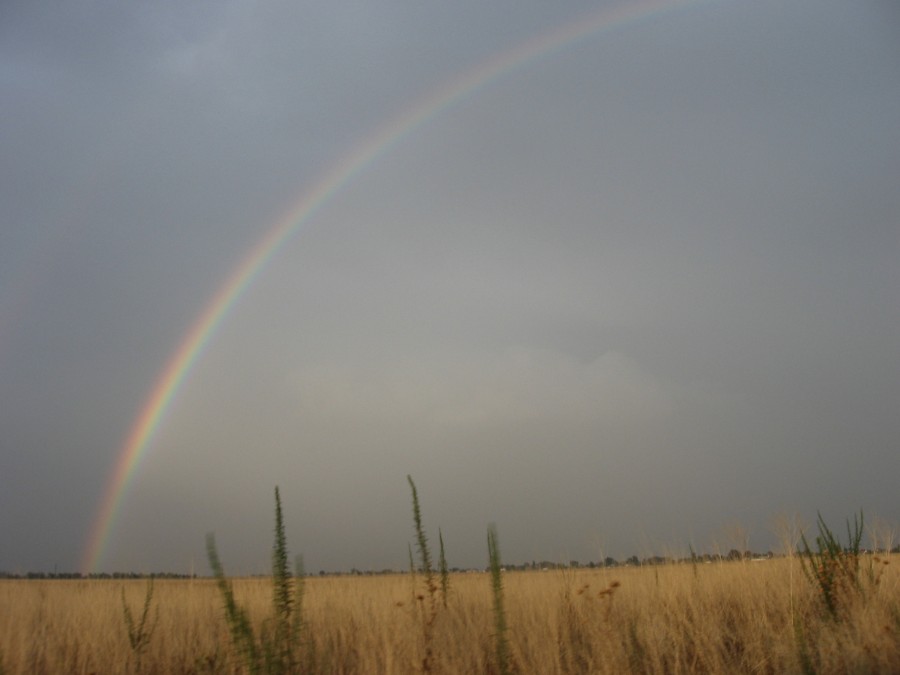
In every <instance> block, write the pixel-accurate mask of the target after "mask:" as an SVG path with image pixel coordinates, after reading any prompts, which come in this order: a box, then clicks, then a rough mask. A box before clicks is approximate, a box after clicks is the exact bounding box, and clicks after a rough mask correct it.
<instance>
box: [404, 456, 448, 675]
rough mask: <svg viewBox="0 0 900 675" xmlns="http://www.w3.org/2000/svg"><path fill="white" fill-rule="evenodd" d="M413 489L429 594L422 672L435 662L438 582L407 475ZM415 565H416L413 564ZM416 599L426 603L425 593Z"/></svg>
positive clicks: (415, 515)
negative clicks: (434, 643)
mask: <svg viewBox="0 0 900 675" xmlns="http://www.w3.org/2000/svg"><path fill="white" fill-rule="evenodd" d="M406 480H407V481H408V482H409V487H410V490H411V491H412V504H413V524H414V526H415V530H416V548H417V549H418V551H419V559H420V561H421V568H422V574H423V575H424V576H425V591H426V593H427V594H428V607H427V608H424V607H423V609H422V611H423V617H422V638H423V641H424V643H425V655H424V656H423V657H422V672H423V673H428V672H431V667H432V664H433V662H434V648H433V646H432V643H433V641H434V621H435V619H436V618H437V597H436V596H437V592H438V587H437V582H436V581H435V578H434V568H433V567H432V564H431V551H430V550H429V548H428V537H427V536H426V535H425V528H424V527H423V526H422V509H421V508H420V507H419V492H418V490H416V484H415V483H414V482H413V479H412V476H410V475H408V474H407V476H406ZM441 556H442V557H443V547H442V548H441ZM410 562H412V549H410ZM413 567H414V565H413ZM416 600H419V601H421V602H423V603H424V601H425V596H424V595H416Z"/></svg>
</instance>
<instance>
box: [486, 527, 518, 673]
mask: <svg viewBox="0 0 900 675" xmlns="http://www.w3.org/2000/svg"><path fill="white" fill-rule="evenodd" d="M487 544H488V560H489V561H490V567H491V590H492V592H493V596H494V656H495V658H496V662H497V664H496V665H497V671H498V672H499V673H500V674H501V675H508V674H509V673H511V672H512V661H511V658H510V654H509V638H508V637H507V635H506V632H507V624H506V608H505V607H504V604H503V576H502V575H503V568H502V566H501V563H500V542H499V541H498V540H497V526H496V525H494V524H493V523H492V524H491V525H488V531H487Z"/></svg>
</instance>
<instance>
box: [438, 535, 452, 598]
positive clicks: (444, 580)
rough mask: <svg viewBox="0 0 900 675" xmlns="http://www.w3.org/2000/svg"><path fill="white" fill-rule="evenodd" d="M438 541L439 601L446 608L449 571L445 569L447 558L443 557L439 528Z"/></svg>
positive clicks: (442, 542)
mask: <svg viewBox="0 0 900 675" xmlns="http://www.w3.org/2000/svg"><path fill="white" fill-rule="evenodd" d="M438 541H439V542H440V544H441V554H440V556H439V558H438V568H439V569H440V571H441V599H442V600H443V601H444V607H446V606H447V594H448V593H449V592H450V571H449V570H448V569H447V556H446V555H444V535H443V534H442V533H441V529H440V528H438Z"/></svg>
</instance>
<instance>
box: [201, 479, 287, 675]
mask: <svg viewBox="0 0 900 675" xmlns="http://www.w3.org/2000/svg"><path fill="white" fill-rule="evenodd" d="M206 551H207V555H208V556H209V564H210V567H211V568H212V570H213V574H214V576H215V578H216V583H217V585H218V587H219V591H220V592H221V594H222V599H223V601H224V603H225V620H226V622H227V623H228V628H229V631H230V633H231V640H232V643H233V644H234V646H235V649H236V650H237V652H238V655H239V657H240V659H241V661H242V662H243V664H244V667H245V668H246V669H247V670H248V671H249V672H250V673H266V674H272V675H274V674H281V673H295V672H299V669H300V663H301V662H300V645H301V639H300V638H301V635H300V633H301V628H302V605H303V590H304V588H303V561H302V558H300V557H298V558H297V560H296V572H297V579H296V583H295V579H294V578H293V577H292V576H291V572H290V568H289V567H288V553H287V540H286V537H285V534H284V518H283V515H282V510H281V495H280V493H279V491H278V487H277V486H276V487H275V541H274V544H273V545H272V617H271V618H270V619H269V620H268V621H266V622H265V623H264V624H263V627H262V630H261V631H260V634H259V636H258V637H257V635H256V632H255V631H254V629H253V625H252V623H251V622H250V618H249V615H248V613H247V610H245V609H244V608H242V607H240V606H238V604H237V603H236V602H235V599H234V591H233V589H232V586H231V582H230V581H228V579H227V578H226V577H225V571H224V569H223V567H222V563H221V561H220V560H219V555H218V552H217V551H216V541H215V537H214V536H213V535H212V534H211V533H210V534H208V535H207V537H206Z"/></svg>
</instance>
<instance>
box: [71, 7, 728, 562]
mask: <svg viewBox="0 0 900 675" xmlns="http://www.w3.org/2000/svg"><path fill="white" fill-rule="evenodd" d="M711 1H712V0H636V1H634V2H626V3H624V4H621V5H618V6H614V7H609V8H605V9H603V10H601V11H599V12H595V13H593V14H590V15H588V16H587V17H583V18H581V19H580V20H577V21H574V22H572V23H568V24H564V25H562V26H560V27H558V28H556V29H554V30H552V31H550V32H548V33H545V34H542V35H540V36H538V37H536V38H532V39H531V40H528V41H526V42H524V43H522V44H520V45H518V46H516V47H514V48H512V49H510V50H508V51H506V52H503V53H501V54H499V55H498V56H495V57H494V58H492V59H490V60H489V61H487V62H485V63H482V64H480V65H478V66H476V67H474V68H472V69H471V70H469V71H468V72H465V73H463V74H462V75H460V76H458V77H457V78H455V79H453V80H451V81H450V82H449V83H448V84H445V85H443V86H440V87H438V88H436V89H435V90H433V91H432V92H430V93H429V94H427V95H426V96H424V97H423V98H421V99H420V100H419V101H417V102H416V103H415V104H414V105H412V106H411V107H410V108H409V109H407V110H406V111H405V112H403V113H401V114H399V115H397V116H396V117H395V118H393V119H391V120H389V121H388V122H387V123H386V124H385V125H384V126H383V127H381V128H380V129H378V130H377V131H376V133H374V134H373V135H372V136H371V137H370V138H369V139H368V140H365V141H364V142H363V143H361V144H360V146H359V147H358V148H357V149H356V150H355V151H353V152H351V153H349V154H348V155H347V156H346V157H344V158H343V159H342V160H341V161H339V162H337V163H336V164H335V165H334V167H333V168H332V169H331V170H330V171H329V172H327V173H326V174H325V175H324V176H323V177H322V178H320V179H319V181H318V182H317V183H316V184H315V185H314V186H313V187H312V189H311V190H309V191H308V192H306V193H305V194H304V195H303V196H302V197H301V199H300V200H299V201H298V202H297V203H296V205H294V206H293V207H292V208H291V209H289V210H288V212H287V213H286V214H285V215H284V216H283V217H282V218H280V219H279V220H277V221H276V223H275V224H274V225H272V226H271V227H270V228H269V229H268V230H267V232H266V234H265V236H264V237H263V238H262V240H260V241H259V242H258V243H257V244H256V245H255V246H254V247H253V249H252V250H251V251H250V252H249V254H248V255H247V256H246V257H245V258H244V259H243V260H242V261H241V262H240V264H239V265H238V266H237V267H236V268H235V270H234V271H233V272H232V274H231V275H230V276H229V277H228V279H227V280H226V281H225V283H224V284H223V285H222V286H221V288H220V289H219V290H218V292H217V293H216V294H215V296H214V297H213V299H212V301H211V302H210V303H209V304H208V305H207V306H206V308H205V309H204V310H203V312H202V313H201V314H200V316H198V317H197V319H196V320H195V321H194V323H193V325H192V326H191V328H190V330H189V331H188V333H187V335H186V336H185V337H184V339H183V340H182V341H181V343H180V345H179V346H178V349H177V350H176V351H175V353H174V354H173V355H172V356H171V358H170V359H169V361H168V363H167V364H166V366H165V369H164V370H163V372H162V374H161V375H160V376H159V378H158V379H157V381H156V383H155V385H154V386H153V389H152V390H151V392H150V395H149V396H148V397H147V399H146V401H145V402H144V405H143V406H142V408H141V410H140V414H139V415H138V416H137V419H136V420H135V422H134V424H133V426H132V428H131V430H130V432H129V433H128V436H127V438H126V440H125V443H124V444H123V446H122V449H121V451H120V452H119V454H118V457H117V459H116V462H115V466H114V468H113V470H112V472H111V474H110V476H109V479H108V481H107V483H106V487H105V489H104V492H103V495H102V499H101V501H100V506H99V509H98V511H97V514H96V517H95V519H94V521H93V524H92V526H91V528H90V533H89V536H88V539H87V542H86V545H85V548H84V552H83V556H82V561H81V570H82V572H83V573H85V574H87V573H90V572H93V571H95V570H96V569H97V568H98V566H99V564H100V562H101V561H102V559H103V556H104V553H105V551H106V548H107V546H108V543H109V540H110V538H111V535H112V532H113V529H114V526H115V522H116V515H117V513H118V512H119V510H120V507H121V504H122V501H123V499H124V497H125V494H126V492H127V489H128V486H129V485H130V484H131V482H132V481H133V479H134V475H135V472H136V471H137V468H138V466H139V464H140V461H141V458H142V457H143V455H144V454H145V452H146V451H147V448H148V447H149V446H150V441H151V440H152V439H153V436H154V433H155V432H156V430H157V429H158V428H159V426H160V423H161V422H162V419H163V418H164V416H165V414H166V412H167V411H168V410H169V408H170V407H171V405H172V401H173V399H174V397H175V395H176V394H177V393H178V391H179V389H180V388H181V385H182V384H183V383H184V381H185V378H186V377H187V376H188V374H189V373H190V371H191V369H192V368H193V366H194V364H195V363H196V362H197V360H198V358H199V357H200V355H201V354H202V353H203V350H204V348H205V347H206V345H208V344H209V342H210V340H211V339H212V337H213V335H215V333H216V331H217V330H218V328H219V326H221V325H222V322H223V321H224V319H225V317H226V316H227V315H228V312H229V310H230V309H231V308H232V307H233V306H234V305H235V303H236V302H237V301H238V300H239V299H240V297H241V295H242V294H243V292H244V291H246V289H247V288H248V287H249V286H250V285H251V284H252V283H253V281H254V279H256V278H257V277H258V276H259V274H260V273H261V272H262V270H263V269H265V267H266V265H267V264H268V263H269V261H270V260H271V259H272V258H273V256H275V254H276V253H277V252H278V250H279V249H280V248H281V247H282V246H283V245H284V244H285V242H286V241H287V240H288V239H289V238H290V237H291V235H293V234H294V233H295V232H296V231H297V230H298V229H299V228H300V226H301V225H303V224H305V223H307V222H308V221H309V220H310V218H311V217H312V216H313V215H314V214H315V213H316V211H317V210H318V209H320V208H321V207H322V206H323V205H325V204H326V203H328V202H329V201H330V200H332V199H333V198H334V196H335V195H336V194H337V193H338V192H339V191H340V190H341V189H342V188H343V187H345V186H346V185H347V184H348V183H350V182H351V181H352V180H353V179H354V178H355V177H356V176H357V175H359V174H360V173H361V172H362V171H364V170H365V169H366V168H368V167H369V166H370V165H371V164H372V163H373V162H375V161H376V160H377V159H378V158H379V156H381V155H384V154H385V153H386V152H388V151H389V150H390V149H391V148H392V147H393V146H394V144H396V143H397V141H398V140H400V139H401V138H403V137H405V136H407V135H408V134H410V133H411V132H412V131H414V130H415V129H417V128H419V127H421V126H422V125H423V124H424V123H425V122H427V121H428V120H429V119H431V118H433V117H434V116H436V115H438V114H439V113H441V112H442V111H444V110H446V109H447V108H449V107H450V106H452V105H454V104H456V103H458V102H459V101H461V100H463V99H465V98H467V97H470V96H471V95H473V94H474V93H476V92H477V91H479V90H480V89H483V88H484V87H486V86H487V85H488V84H490V83H492V82H493V81H495V80H496V79H497V78H499V77H501V76H503V75H506V74H509V73H510V72H512V71H514V70H518V69H521V68H523V67H524V66H526V65H528V64H530V63H532V62H534V61H536V60H537V59H539V58H543V57H546V56H549V55H551V54H553V53H555V52H557V51H559V50H561V49H562V48H564V47H568V46H571V45H572V44H574V43H577V42H578V41H581V40H583V39H586V38H589V37H593V36H595V35H597V34H598V33H601V32H604V31H608V30H611V29H613V28H619V27H622V26H625V25H630V24H633V23H635V22H637V21H640V20H644V19H648V18H650V17H655V16H657V15H660V14H664V13H670V12H673V11H676V10H678V9H682V8H685V7H689V6H696V5H699V4H703V3H704V2H711Z"/></svg>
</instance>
